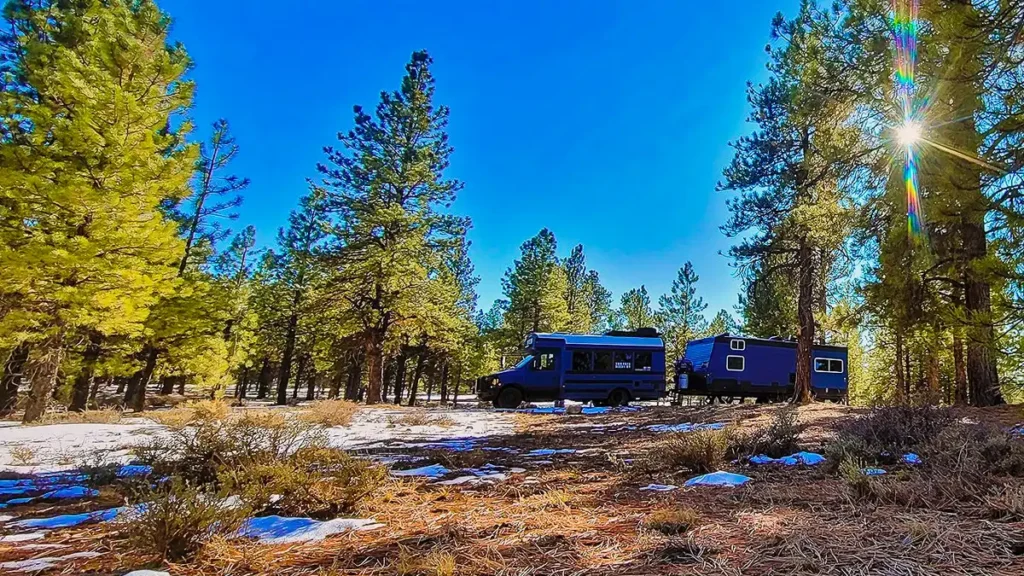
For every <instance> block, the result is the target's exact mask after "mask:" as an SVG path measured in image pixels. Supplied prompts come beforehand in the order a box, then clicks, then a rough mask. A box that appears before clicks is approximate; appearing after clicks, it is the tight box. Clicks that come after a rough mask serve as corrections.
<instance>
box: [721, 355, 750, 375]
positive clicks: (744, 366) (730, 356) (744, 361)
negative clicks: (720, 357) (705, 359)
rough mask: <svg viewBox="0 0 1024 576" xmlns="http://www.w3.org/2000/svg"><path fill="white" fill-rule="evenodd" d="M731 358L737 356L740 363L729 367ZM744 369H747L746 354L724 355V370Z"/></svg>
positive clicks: (740, 370) (738, 370)
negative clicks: (738, 365)
mask: <svg viewBox="0 0 1024 576" xmlns="http://www.w3.org/2000/svg"><path fill="white" fill-rule="evenodd" d="M731 358H739V359H740V362H741V364H740V367H739V368H729V360H730V359H731ZM746 369H747V357H746V356H741V355H739V354H729V355H728V356H726V357H725V370H726V372H743V371H744V370H746Z"/></svg>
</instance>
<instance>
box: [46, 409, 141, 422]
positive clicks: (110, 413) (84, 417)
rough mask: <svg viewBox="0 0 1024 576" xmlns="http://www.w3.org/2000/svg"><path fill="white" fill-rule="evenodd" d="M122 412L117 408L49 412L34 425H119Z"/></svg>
mask: <svg viewBox="0 0 1024 576" xmlns="http://www.w3.org/2000/svg"><path fill="white" fill-rule="evenodd" d="M120 421H121V411H120V410H118V409H116V408H102V409H99V410H85V411H83V412H67V411H63V412H47V413H46V414H44V415H43V417H42V418H40V419H39V420H37V421H35V422H34V423H33V424H38V425H46V424H117V423H118V422H120Z"/></svg>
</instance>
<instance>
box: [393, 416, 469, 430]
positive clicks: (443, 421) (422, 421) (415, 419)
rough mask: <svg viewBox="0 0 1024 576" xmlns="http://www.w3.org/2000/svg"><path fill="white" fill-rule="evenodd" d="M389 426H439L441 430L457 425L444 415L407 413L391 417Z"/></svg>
mask: <svg viewBox="0 0 1024 576" xmlns="http://www.w3.org/2000/svg"><path fill="white" fill-rule="evenodd" d="M388 424H390V425H392V426H439V427H441V428H451V427H452V426H454V425H455V420H454V419H453V418H452V417H451V416H445V415H443V414H441V415H438V414H428V413H426V412H407V413H405V414H400V415H396V416H389V417H388Z"/></svg>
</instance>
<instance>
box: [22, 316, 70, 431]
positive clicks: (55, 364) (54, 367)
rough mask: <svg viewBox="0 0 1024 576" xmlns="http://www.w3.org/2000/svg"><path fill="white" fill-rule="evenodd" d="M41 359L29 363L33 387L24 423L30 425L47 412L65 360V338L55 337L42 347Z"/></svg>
mask: <svg viewBox="0 0 1024 576" xmlns="http://www.w3.org/2000/svg"><path fill="white" fill-rule="evenodd" d="M40 352H41V353H40V355H39V357H37V358H35V359H34V360H31V361H30V363H29V373H30V375H31V376H30V381H31V387H30V388H29V392H28V401H27V402H26V403H25V416H24V418H23V419H22V422H23V423H25V424H28V423H29V422H35V421H36V420H39V419H40V418H42V416H43V414H44V413H45V412H46V403H47V402H48V401H49V399H50V393H51V392H52V391H53V388H54V385H55V384H56V383H57V375H58V374H59V372H60V364H61V361H62V360H63V359H64V345H63V338H61V337H60V336H53V337H51V338H49V339H48V340H47V341H46V343H44V344H43V345H42V346H41V347H40Z"/></svg>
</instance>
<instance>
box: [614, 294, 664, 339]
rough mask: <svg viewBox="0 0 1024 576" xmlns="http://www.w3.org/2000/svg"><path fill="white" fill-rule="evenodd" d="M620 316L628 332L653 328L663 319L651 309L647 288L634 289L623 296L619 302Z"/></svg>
mask: <svg viewBox="0 0 1024 576" xmlns="http://www.w3.org/2000/svg"><path fill="white" fill-rule="evenodd" d="M619 315H620V316H621V317H622V319H623V323H624V328H625V329H626V330H637V329H639V328H653V327H656V326H658V325H659V324H660V323H661V319H660V318H659V316H658V315H657V314H655V312H654V310H653V309H652V308H651V297H650V296H649V295H648V294H647V287H646V286H640V288H639V289H637V288H633V289H632V290H630V291H629V292H626V293H625V294H623V295H622V299H621V301H620V302H619Z"/></svg>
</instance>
